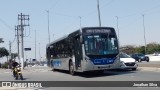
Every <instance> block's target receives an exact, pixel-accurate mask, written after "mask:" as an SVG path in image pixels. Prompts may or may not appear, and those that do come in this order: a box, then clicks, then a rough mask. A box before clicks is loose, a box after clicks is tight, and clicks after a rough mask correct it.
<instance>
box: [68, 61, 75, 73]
mask: <svg viewBox="0 0 160 90" xmlns="http://www.w3.org/2000/svg"><path fill="white" fill-rule="evenodd" d="M69 73H70V74H71V75H74V74H75V72H74V66H73V62H70V63H69Z"/></svg>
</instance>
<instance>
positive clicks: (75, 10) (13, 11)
mask: <svg viewBox="0 0 160 90" xmlns="http://www.w3.org/2000/svg"><path fill="white" fill-rule="evenodd" d="M99 2H100V14H101V23H102V26H107V27H114V28H115V29H116V32H118V29H117V19H116V16H118V28H119V40H120V45H121V46H123V45H136V46H139V45H144V28H143V17H142V15H144V25H145V31H146V34H145V35H146V43H151V42H157V43H160V40H159V38H160V35H159V34H160V0H99ZM46 10H49V25H50V27H49V28H50V38H51V41H54V40H56V39H58V38H60V37H63V36H64V35H67V34H69V33H71V32H73V31H75V30H77V29H79V28H80V18H79V17H81V26H82V27H90V26H98V25H99V23H98V12H97V0H0V12H1V13H0V38H3V39H4V41H5V42H4V43H1V44H0V47H6V48H7V49H9V41H11V42H12V52H13V53H14V52H17V42H16V39H15V25H18V24H19V22H18V14H20V13H23V14H25V15H29V17H30V20H29V24H30V26H29V27H25V31H24V33H25V37H24V47H25V48H26V47H30V48H31V49H32V50H31V51H27V52H25V58H32V59H33V58H35V33H36V58H37V59H40V57H42V58H44V57H45V55H46V54H45V53H46V44H47V43H48V42H49V40H48V16H47V15H48V13H47V12H46Z"/></svg>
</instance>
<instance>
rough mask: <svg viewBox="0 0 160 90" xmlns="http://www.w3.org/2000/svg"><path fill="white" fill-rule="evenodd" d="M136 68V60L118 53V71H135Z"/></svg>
mask: <svg viewBox="0 0 160 90" xmlns="http://www.w3.org/2000/svg"><path fill="white" fill-rule="evenodd" d="M137 67H138V64H137V63H136V60H135V59H134V58H132V57H130V56H129V55H127V54H126V53H123V52H121V53H120V64H119V69H132V70H136V69H137Z"/></svg>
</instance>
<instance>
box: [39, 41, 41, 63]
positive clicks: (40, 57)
mask: <svg viewBox="0 0 160 90" xmlns="http://www.w3.org/2000/svg"><path fill="white" fill-rule="evenodd" d="M40 48H41V47H40V43H39V60H40V64H41V50H40Z"/></svg>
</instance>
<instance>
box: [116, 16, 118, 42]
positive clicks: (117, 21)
mask: <svg viewBox="0 0 160 90" xmlns="http://www.w3.org/2000/svg"><path fill="white" fill-rule="evenodd" d="M116 19H117V32H118V39H119V25H118V24H119V23H118V16H116Z"/></svg>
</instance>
